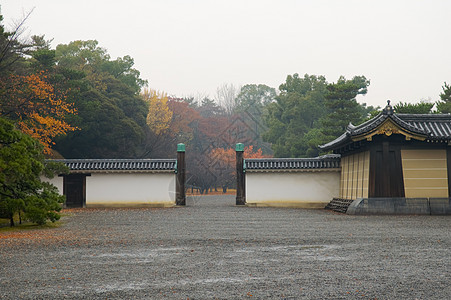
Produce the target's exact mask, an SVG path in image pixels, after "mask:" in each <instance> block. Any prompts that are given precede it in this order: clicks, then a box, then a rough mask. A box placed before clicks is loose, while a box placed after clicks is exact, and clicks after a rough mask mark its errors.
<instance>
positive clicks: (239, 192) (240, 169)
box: [235, 143, 246, 205]
mask: <svg viewBox="0 0 451 300" xmlns="http://www.w3.org/2000/svg"><path fill="white" fill-rule="evenodd" d="M235 151H236V205H245V204H246V187H245V178H244V145H243V144H242V143H238V144H236V148H235Z"/></svg>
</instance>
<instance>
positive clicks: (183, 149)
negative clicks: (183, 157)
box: [177, 144, 185, 152]
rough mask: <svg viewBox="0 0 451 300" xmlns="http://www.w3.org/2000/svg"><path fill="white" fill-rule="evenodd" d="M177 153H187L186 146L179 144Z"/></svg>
mask: <svg viewBox="0 0 451 300" xmlns="http://www.w3.org/2000/svg"><path fill="white" fill-rule="evenodd" d="M177 152H185V144H177Z"/></svg>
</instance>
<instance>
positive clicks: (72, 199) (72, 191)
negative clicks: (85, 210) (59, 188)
mask: <svg viewBox="0 0 451 300" xmlns="http://www.w3.org/2000/svg"><path fill="white" fill-rule="evenodd" d="M85 185H86V176H85V175H81V174H73V175H67V176H65V177H64V194H65V195H66V207H84V206H85V203H86V201H85V199H86V189H85Z"/></svg>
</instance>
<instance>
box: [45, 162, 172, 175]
mask: <svg viewBox="0 0 451 300" xmlns="http://www.w3.org/2000/svg"><path fill="white" fill-rule="evenodd" d="M53 161H57V162H63V163H64V164H66V166H68V167H69V169H70V170H71V171H75V172H77V171H78V172H82V171H84V172H102V171H105V172H108V171H110V172H111V171H116V172H121V171H122V172H133V171H136V172H146V171H147V172H149V171H173V170H175V168H176V160H175V159H61V160H53Z"/></svg>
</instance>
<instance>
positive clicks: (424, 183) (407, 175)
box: [401, 149, 448, 198]
mask: <svg viewBox="0 0 451 300" xmlns="http://www.w3.org/2000/svg"><path fill="white" fill-rule="evenodd" d="M401 158H402V171H403V177H404V190H405V196H406V198H421V197H448V171H447V161H446V150H406V149H404V150H401Z"/></svg>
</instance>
